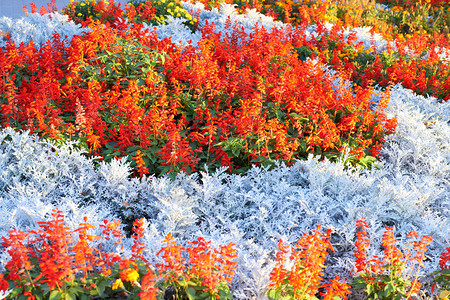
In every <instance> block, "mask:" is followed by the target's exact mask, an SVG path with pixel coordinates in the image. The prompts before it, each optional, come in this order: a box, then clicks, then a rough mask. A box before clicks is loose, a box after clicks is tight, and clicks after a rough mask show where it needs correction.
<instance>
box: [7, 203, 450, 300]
mask: <svg viewBox="0 0 450 300" xmlns="http://www.w3.org/2000/svg"><path fill="white" fill-rule="evenodd" d="M52 216H53V219H52V220H49V221H46V222H40V223H39V227H40V229H39V230H37V231H30V232H23V231H18V230H12V231H10V233H9V237H2V239H3V243H2V246H3V247H5V248H4V249H6V251H7V252H8V254H9V255H10V260H9V261H8V262H7V264H6V265H5V268H6V272H4V273H3V274H1V275H0V291H3V292H7V291H9V292H10V294H9V295H8V297H9V298H10V299H12V298H14V297H20V296H23V297H24V298H25V299H48V298H50V299H89V298H88V296H89V295H91V296H98V297H101V298H104V297H113V296H114V295H117V294H121V295H122V296H127V297H128V298H135V297H139V298H140V299H157V298H158V299H159V298H160V297H163V296H164V295H166V294H167V293H173V295H174V297H180V299H181V297H183V295H184V296H187V297H189V299H205V295H208V296H207V297H206V298H207V299H231V298H232V292H231V291H230V289H229V284H230V283H231V281H232V279H233V276H234V273H235V271H236V268H237V265H236V257H237V254H236V250H235V248H234V245H233V244H232V243H230V244H228V245H226V246H220V247H219V249H213V248H212V247H211V242H208V241H205V239H203V238H201V237H200V238H198V240H197V241H194V242H190V243H188V247H183V246H180V245H178V244H177V243H176V242H175V240H174V238H173V237H172V236H171V235H170V234H169V235H167V236H166V239H165V240H163V241H162V243H163V244H164V246H163V247H162V248H161V250H160V251H159V252H158V253H157V255H158V256H161V258H162V260H163V262H162V263H161V264H157V265H156V268H155V267H153V266H152V265H151V264H150V263H149V262H148V261H147V260H146V258H145V255H144V251H145V245H144V243H143V242H142V238H143V237H144V229H143V219H140V220H136V221H135V222H134V223H133V232H134V234H133V235H132V236H131V238H132V239H133V245H132V248H131V251H132V256H131V257H129V258H124V257H122V256H121V255H120V254H118V253H111V252H106V251H105V250H103V245H104V243H105V242H106V241H107V240H110V239H112V240H113V241H114V244H115V245H117V248H118V249H119V252H120V251H121V252H123V244H122V239H123V238H125V236H124V235H123V234H122V232H121V230H120V222H119V221H114V222H108V221H106V220H105V221H104V224H102V225H100V226H101V227H102V228H103V234H102V236H101V237H99V236H94V235H91V234H90V233H89V231H90V230H91V229H93V228H95V227H94V226H92V225H90V224H89V223H88V222H87V219H86V218H85V219H84V222H83V223H81V224H80V225H79V227H78V228H77V229H74V230H72V229H71V228H68V227H67V226H66V225H65V224H64V216H63V215H62V212H61V211H58V210H54V212H53V213H52ZM356 225H357V226H358V227H359V228H360V231H358V233H357V240H356V243H355V246H356V250H355V257H356V262H355V267H356V268H355V277H354V278H353V281H352V282H351V283H350V284H349V283H347V282H348V279H347V280H345V281H339V280H340V278H339V276H338V277H336V278H334V279H333V280H332V281H331V282H329V283H324V282H323V275H324V274H323V271H324V268H325V259H326V256H327V253H328V251H329V250H333V247H332V245H331V243H330V235H331V230H327V232H326V234H323V233H321V232H320V226H319V227H318V228H317V229H316V230H314V231H313V232H312V233H305V234H304V235H303V236H302V237H301V238H300V240H299V241H298V244H297V245H296V246H295V247H292V246H289V245H285V244H284V243H283V241H282V240H280V242H279V245H278V247H279V251H278V253H277V254H276V265H275V267H274V268H273V270H272V272H271V277H270V281H271V283H270V286H269V289H268V292H267V295H268V297H269V299H314V297H315V296H319V295H320V296H321V297H322V299H334V298H333V297H339V299H346V298H347V295H348V294H350V288H351V286H353V287H354V288H356V289H363V288H365V292H366V293H367V294H368V295H369V296H371V297H373V296H378V298H380V299H391V298H392V299H393V298H395V297H397V296H398V295H401V296H404V297H406V298H409V297H410V296H411V295H414V294H416V293H418V291H419V290H420V287H421V284H420V283H419V281H418V277H417V275H418V271H419V268H420V267H421V266H423V261H424V260H425V255H424V254H425V252H426V250H427V246H428V245H429V244H430V243H431V240H432V238H431V237H427V236H423V237H422V238H421V239H420V240H418V241H417V240H416V239H417V238H418V236H417V233H416V232H415V231H412V232H410V233H409V234H408V237H409V238H410V239H411V242H409V243H406V245H407V246H408V247H407V249H406V250H404V249H403V250H402V248H399V247H398V246H397V245H398V244H399V241H398V240H396V239H395V238H394V231H393V228H392V227H387V228H386V232H385V235H384V237H383V247H384V257H383V259H379V258H376V257H374V258H371V259H368V257H367V248H368V246H369V244H370V242H369V237H368V236H367V232H366V228H368V225H367V223H366V222H365V221H364V219H362V220H359V221H358V222H357V224H356ZM75 236H78V238H75ZM94 243H95V244H97V245H98V246H97V247H93V244H94ZM120 249H121V250H120ZM288 261H289V262H291V263H289V264H287V262H288ZM411 262H412V263H413V264H416V265H417V268H416V270H417V274H416V275H415V274H414V273H413V271H414V270H413V269H414V267H411V269H410V271H409V274H407V275H405V272H404V271H405V268H406V267H407V264H408V263H411ZM287 265H290V267H288V266H287ZM440 267H441V270H440V271H439V275H438V276H437V279H438V280H437V281H438V282H440V288H443V289H445V288H447V289H448V288H450V274H449V272H448V271H450V247H448V248H447V249H446V251H445V252H444V253H442V255H441V260H440ZM346 281H347V282H346ZM321 288H323V289H321ZM319 289H320V290H321V292H319ZM286 297H287V298H286ZM311 297H313V298H311ZM177 299H178V298H177Z"/></svg>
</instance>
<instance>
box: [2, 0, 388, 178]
mask: <svg viewBox="0 0 450 300" xmlns="http://www.w3.org/2000/svg"><path fill="white" fill-rule="evenodd" d="M100 3H101V2H100ZM103 9H106V11H105V12H107V14H105V19H104V20H103V19H102V21H104V22H105V24H106V26H105V24H100V23H99V22H94V21H89V20H90V19H89V18H88V21H87V22H88V25H89V26H90V27H91V28H92V32H90V33H87V34H85V35H83V36H75V37H74V39H73V40H72V42H71V45H70V46H68V47H67V46H64V43H63V42H62V41H61V40H60V39H61V37H59V36H57V35H56V34H55V36H54V39H53V41H52V42H50V41H49V42H48V44H47V45H45V46H44V47H42V48H41V49H40V50H39V51H38V50H36V49H35V47H34V45H33V43H30V44H29V45H14V44H12V43H10V44H8V45H7V47H6V49H0V103H1V110H0V112H1V113H0V124H1V126H11V127H13V128H14V129H30V130H31V131H32V132H36V133H38V134H39V135H40V136H42V137H46V138H51V139H54V140H58V141H64V140H66V139H72V140H76V141H78V142H79V144H80V145H81V147H85V148H86V149H88V150H89V152H90V153H91V154H93V155H94V154H95V155H99V156H100V158H101V159H104V160H106V161H109V160H111V159H113V158H114V157H122V156H127V157H128V159H129V161H130V162H131V163H132V166H133V167H134V168H135V170H136V173H138V174H140V175H142V174H148V173H152V174H164V173H168V172H172V171H175V172H178V171H181V170H182V171H186V172H188V173H190V172H193V171H196V170H199V169H202V168H203V167H204V165H205V164H207V165H208V166H209V168H210V169H215V168H217V167H220V166H228V167H229V168H230V169H231V170H232V171H235V172H243V171H245V170H247V169H248V168H249V167H250V166H251V165H252V164H265V165H271V164H273V162H274V161H275V160H283V161H285V162H287V163H288V164H289V163H291V162H293V161H294V160H295V159H299V158H306V157H307V156H308V154H310V153H314V154H315V155H319V156H322V157H327V158H329V159H331V160H335V159H337V158H338V157H339V155H340V153H341V152H342V151H344V150H345V149H349V150H350V154H351V155H353V156H354V160H355V161H359V162H360V163H361V162H362V164H366V166H367V164H368V163H367V161H369V162H370V161H371V160H370V159H371V158H372V157H374V156H376V155H377V153H378V151H379V149H380V148H381V145H382V143H383V142H384V136H385V134H387V133H390V132H392V131H393V130H394V129H395V126H396V121H395V119H391V120H388V119H386V117H385V115H384V112H383V111H384V108H385V107H386V105H387V100H388V98H389V91H386V92H384V93H382V94H381V97H382V99H383V100H382V101H381V103H379V105H378V109H377V110H371V109H370V108H369V106H370V105H371V104H372V103H371V96H372V95H373V94H374V91H373V88H371V87H369V86H367V87H364V88H361V87H358V86H354V87H352V86H350V87H340V86H336V85H335V81H334V79H335V77H334V76H331V75H329V74H328V73H327V72H326V71H325V70H324V69H323V66H322V65H321V64H320V63H314V62H312V61H303V60H302V58H301V57H300V56H299V54H298V52H299V51H300V50H299V49H301V48H302V47H304V46H308V47H309V46H311V45H316V44H317V45H320V44H321V43H322V42H323V41H325V40H322V41H320V40H316V41H308V40H307V38H306V33H305V31H304V30H289V29H286V30H285V29H274V30H273V31H271V32H267V31H266V30H265V29H264V28H261V27H255V28H254V30H253V32H252V33H251V34H247V33H245V32H243V31H242V29H241V28H240V27H239V26H237V25H236V24H234V25H233V24H228V26H229V27H230V28H232V29H233V30H232V33H231V34H227V35H224V34H221V33H220V32H217V31H216V30H215V28H214V25H211V24H210V25H207V26H204V27H202V28H201V31H202V35H203V38H202V40H201V41H200V42H199V45H198V46H197V47H193V46H187V47H181V46H179V45H177V44H174V43H172V42H171V41H169V40H167V39H165V40H159V39H158V37H157V35H156V32H155V31H151V32H150V31H149V30H144V29H143V27H142V24H140V23H138V22H134V21H131V23H132V26H130V24H127V23H126V21H125V19H123V18H122V19H121V18H119V17H118V16H122V15H123V13H126V14H127V16H128V20H134V19H135V15H136V10H134V9H133V8H130V9H126V10H125V11H122V10H121V9H119V8H118V7H116V6H111V5H110V6H108V7H106V8H105V7H103ZM108 20H110V21H111V22H113V23H109V22H108ZM318 30H319V31H323V32H325V29H324V28H319V29H318ZM349 76H352V74H345V72H344V73H343V74H342V78H343V79H344V80H345V79H349V78H351V77H349ZM365 159H367V160H366V161H365Z"/></svg>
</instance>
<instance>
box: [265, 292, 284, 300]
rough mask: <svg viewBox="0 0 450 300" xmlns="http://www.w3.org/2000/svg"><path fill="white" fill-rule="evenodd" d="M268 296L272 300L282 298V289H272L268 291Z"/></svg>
mask: <svg viewBox="0 0 450 300" xmlns="http://www.w3.org/2000/svg"><path fill="white" fill-rule="evenodd" d="M267 297H268V298H269V299H270V300H279V299H280V298H281V291H280V290H278V289H272V290H270V291H269V292H268V293H267Z"/></svg>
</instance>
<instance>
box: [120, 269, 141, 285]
mask: <svg viewBox="0 0 450 300" xmlns="http://www.w3.org/2000/svg"><path fill="white" fill-rule="evenodd" d="M120 278H121V279H122V280H123V281H129V282H134V281H136V280H138V279H139V273H138V272H137V271H136V270H135V269H131V268H128V269H125V270H122V271H120Z"/></svg>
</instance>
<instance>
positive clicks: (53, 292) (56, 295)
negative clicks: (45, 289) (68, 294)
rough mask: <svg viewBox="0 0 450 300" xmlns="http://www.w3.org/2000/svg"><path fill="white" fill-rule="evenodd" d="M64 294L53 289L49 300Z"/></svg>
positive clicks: (56, 299) (59, 297)
mask: <svg viewBox="0 0 450 300" xmlns="http://www.w3.org/2000/svg"><path fill="white" fill-rule="evenodd" d="M61 296H62V294H61V293H60V292H59V291H51V292H50V297H49V298H48V299H49V300H59V299H61Z"/></svg>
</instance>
